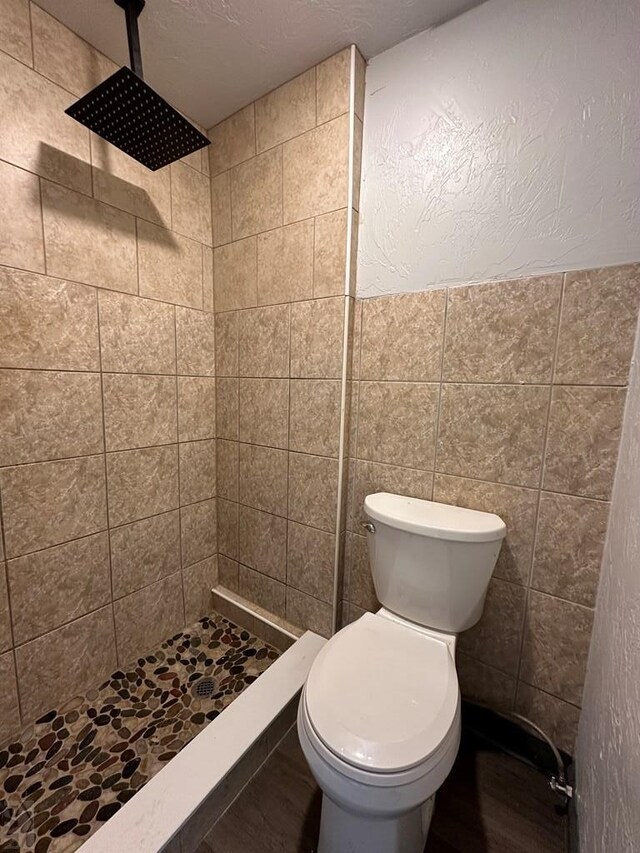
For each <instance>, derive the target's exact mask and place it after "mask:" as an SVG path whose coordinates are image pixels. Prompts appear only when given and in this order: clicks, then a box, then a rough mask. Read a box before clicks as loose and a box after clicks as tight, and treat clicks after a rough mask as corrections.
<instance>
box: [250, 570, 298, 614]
mask: <svg viewBox="0 0 640 853" xmlns="http://www.w3.org/2000/svg"><path fill="white" fill-rule="evenodd" d="M238 578H239V581H238V588H239V591H240V595H241V596H242V597H243V598H248V599H249V601H253V602H254V604H259V605H260V607H264V609H265V610H268V611H270V612H271V613H275V615H276V616H282V617H283V618H284V615H285V594H286V589H287V587H286V586H285V585H284V584H283V583H280V581H277V580H274V579H273V578H270V577H267V575H263V574H261V573H260V572H256V571H254V570H253V569H250V568H248V567H247V566H243V565H240V567H239V573H238Z"/></svg>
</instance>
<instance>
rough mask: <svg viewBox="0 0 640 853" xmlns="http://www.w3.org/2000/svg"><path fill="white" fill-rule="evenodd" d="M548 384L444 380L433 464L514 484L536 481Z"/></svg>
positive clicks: (450, 471)
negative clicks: (435, 456) (466, 382)
mask: <svg viewBox="0 0 640 853" xmlns="http://www.w3.org/2000/svg"><path fill="white" fill-rule="evenodd" d="M548 404H549V389H548V388H544V387H542V386H521V387H517V386H514V385H444V386H443V388H442V400H441V403H440V430H439V434H438V451H437V461H436V470H437V471H439V472H441V473H445V474H455V475H458V476H461V477H475V478H478V479H481V480H491V481H493V482H499V483H511V484H514V485H518V486H537V485H538V483H539V479H540V467H541V465H542V444H543V439H544V429H545V422H546V417H547V407H548Z"/></svg>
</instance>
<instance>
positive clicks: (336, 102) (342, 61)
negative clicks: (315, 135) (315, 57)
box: [316, 47, 362, 124]
mask: <svg viewBox="0 0 640 853" xmlns="http://www.w3.org/2000/svg"><path fill="white" fill-rule="evenodd" d="M350 84H351V48H349V47H345V49H344V50H341V51H340V52H339V53H334V54H333V56H330V57H329V58H328V59H325V60H324V62H321V63H320V64H319V65H317V66H316V98H317V110H318V124H323V123H324V122H325V121H330V120H331V119H333V118H337V117H338V116H341V115H342V114H343V113H346V112H347V111H348V110H349V94H350ZM361 117H362V116H361Z"/></svg>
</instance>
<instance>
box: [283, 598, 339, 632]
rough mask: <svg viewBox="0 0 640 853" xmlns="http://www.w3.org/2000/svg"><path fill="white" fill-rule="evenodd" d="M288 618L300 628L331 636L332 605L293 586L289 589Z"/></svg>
mask: <svg viewBox="0 0 640 853" xmlns="http://www.w3.org/2000/svg"><path fill="white" fill-rule="evenodd" d="M286 617H287V621H288V622H291V623H292V624H294V625H296V626H298V627H299V628H302V629H304V630H309V631H315V632H316V634H321V635H322V636H323V637H330V636H331V605H330V604H327V602H326V601H319V600H318V599H317V598H313V597H312V596H311V595H307V594H306V593H304V592H300V590H298V589H295V588H294V587H292V586H288V587H287V608H286Z"/></svg>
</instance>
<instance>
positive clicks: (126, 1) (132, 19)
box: [114, 0, 145, 80]
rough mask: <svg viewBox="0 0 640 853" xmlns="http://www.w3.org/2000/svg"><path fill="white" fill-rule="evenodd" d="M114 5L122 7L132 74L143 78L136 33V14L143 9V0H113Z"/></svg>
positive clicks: (140, 53)
mask: <svg viewBox="0 0 640 853" xmlns="http://www.w3.org/2000/svg"><path fill="white" fill-rule="evenodd" d="M114 2H115V4H116V6H120V8H121V9H124V11H125V16H126V20H127V41H128V42H129V64H130V65H131V70H132V71H133V73H134V74H137V75H138V77H139V78H140V79H141V80H144V75H143V73H142V51H141V50H140V34H139V33H138V16H139V15H140V12H142V10H143V9H144V4H145V0H114Z"/></svg>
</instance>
